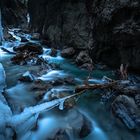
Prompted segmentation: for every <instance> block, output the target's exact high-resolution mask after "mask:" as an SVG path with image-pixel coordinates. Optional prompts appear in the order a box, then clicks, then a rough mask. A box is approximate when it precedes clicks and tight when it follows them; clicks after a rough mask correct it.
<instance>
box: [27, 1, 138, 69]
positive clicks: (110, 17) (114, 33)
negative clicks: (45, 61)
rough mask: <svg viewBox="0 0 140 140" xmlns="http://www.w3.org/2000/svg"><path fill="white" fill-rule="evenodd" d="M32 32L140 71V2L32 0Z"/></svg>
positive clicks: (103, 60) (92, 55)
mask: <svg viewBox="0 0 140 140" xmlns="http://www.w3.org/2000/svg"><path fill="white" fill-rule="evenodd" d="M28 6H29V13H30V16H31V29H32V30H33V29H34V31H39V32H41V33H42V34H43V35H44V36H45V37H47V38H48V39H49V40H50V41H52V42H53V43H55V44H58V45H66V46H69V47H75V48H84V49H86V50H88V51H89V53H90V56H91V58H93V60H98V61H101V62H104V63H105V64H108V65H109V66H113V67H119V65H120V64H121V63H123V64H129V67H130V68H132V69H135V70H139V69H140V47H139V44H140V40H139V38H140V18H139V17H140V1H139V0H133V1H132V0H100V1H99V0H53V1H52V0H40V1H37V0H29V2H28Z"/></svg>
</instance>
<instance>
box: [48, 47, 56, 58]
mask: <svg viewBox="0 0 140 140" xmlns="http://www.w3.org/2000/svg"><path fill="white" fill-rule="evenodd" d="M50 56H53V57H56V56H57V49H55V48H52V49H51V53H50Z"/></svg>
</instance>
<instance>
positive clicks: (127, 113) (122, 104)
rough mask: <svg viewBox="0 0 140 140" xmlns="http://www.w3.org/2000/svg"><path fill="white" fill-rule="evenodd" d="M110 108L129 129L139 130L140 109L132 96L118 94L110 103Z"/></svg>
mask: <svg viewBox="0 0 140 140" xmlns="http://www.w3.org/2000/svg"><path fill="white" fill-rule="evenodd" d="M112 110H113V113H114V114H115V116H116V117H117V118H119V119H120V120H121V121H122V122H123V123H124V124H125V125H126V126H127V127H128V128H129V129H136V130H138V131H140V111H139V108H138V106H137V105H136V103H135V101H134V99H133V98H132V97H128V96H126V95H120V96H118V97H117V98H116V99H115V101H114V102H113V104H112Z"/></svg>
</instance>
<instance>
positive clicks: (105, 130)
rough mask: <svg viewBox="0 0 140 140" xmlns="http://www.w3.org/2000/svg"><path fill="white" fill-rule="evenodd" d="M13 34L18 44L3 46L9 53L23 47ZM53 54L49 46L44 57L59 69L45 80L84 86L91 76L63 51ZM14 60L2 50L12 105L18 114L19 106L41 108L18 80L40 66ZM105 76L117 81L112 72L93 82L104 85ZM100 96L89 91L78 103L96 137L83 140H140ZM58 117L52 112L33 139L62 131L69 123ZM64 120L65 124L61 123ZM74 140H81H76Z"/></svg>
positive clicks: (100, 72) (58, 88)
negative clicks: (70, 81) (67, 80)
mask: <svg viewBox="0 0 140 140" xmlns="http://www.w3.org/2000/svg"><path fill="white" fill-rule="evenodd" d="M10 32H11V34H12V35H13V36H14V37H15V38H16V40H15V41H12V42H6V41H5V42H3V44H2V47H6V48H9V49H10V48H11V46H13V45H14V46H18V45H19V44H20V37H18V36H15V34H14V30H11V31H10ZM24 36H26V38H27V39H28V40H29V41H31V42H35V41H33V40H31V39H30V35H28V34H24ZM49 52H50V48H47V47H46V46H45V48H44V54H43V55H42V57H43V58H45V59H47V61H48V62H49V63H50V64H51V63H53V64H56V65H58V66H59V67H58V68H56V69H53V70H51V71H49V72H48V73H46V74H44V76H42V77H41V78H45V79H47V78H48V79H50V80H53V79H54V78H55V77H56V75H57V76H59V78H60V79H61V78H64V77H65V76H72V77H74V78H75V80H76V81H77V84H81V83H82V82H83V80H84V79H85V78H86V77H87V76H88V72H87V71H86V70H81V69H79V68H78V67H77V66H76V65H74V64H73V63H72V62H71V61H70V60H66V59H65V58H62V57H61V55H60V51H58V53H57V56H56V57H52V56H50V55H49ZM12 56H13V55H12V54H8V53H6V52H4V51H2V50H0V63H2V64H3V66H4V69H5V72H6V84H7V87H6V88H7V89H8V97H9V100H11V102H12V103H11V105H12V106H14V104H15V106H14V107H13V108H15V110H16V109H17V110H18V107H17V106H16V105H19V104H21V105H23V106H32V105H35V104H37V102H36V100H35V95H34V93H30V91H28V90H27V89H28V86H29V85H27V84H19V83H18V79H19V77H20V76H21V75H22V74H23V73H25V72H27V71H33V70H38V69H39V66H29V65H23V66H20V65H14V64H12V63H11V61H10V59H11V57H12ZM103 76H108V77H113V74H112V71H110V70H106V71H103V70H94V71H93V72H92V74H91V77H92V78H93V79H92V80H91V82H92V83H94V82H95V83H101V82H102V81H101V80H100V79H101V78H102V77H103ZM66 88H69V89H70V90H71V89H73V88H74V87H73V86H71V85H66ZM63 89H64V85H62V86H55V87H53V88H52V90H56V91H61V90H63ZM99 92H100V91H97V92H95V91H94V92H92V91H87V92H86V93H85V94H83V95H82V96H81V97H79V99H78V101H77V103H76V108H77V109H78V110H80V111H81V112H82V113H83V114H84V115H85V116H87V117H88V118H89V120H91V122H92V126H93V127H92V133H91V134H90V135H88V136H87V137H86V138H84V139H83V140H128V139H129V140H139V139H140V136H139V134H137V133H135V132H132V131H131V132H130V131H129V130H128V129H127V128H126V127H125V126H124V125H123V124H122V123H121V122H119V120H117V118H115V117H114V116H113V114H112V112H111V110H110V108H109V107H108V106H107V105H105V104H103V103H102V102H101V100H100V93H99ZM15 112H16V111H15ZM60 114H61V113H60ZM57 115H58V114H57V113H51V111H48V116H46V117H45V118H44V119H42V120H41V121H40V122H39V124H38V125H39V130H38V131H37V132H36V134H35V135H34V136H33V140H34V139H35V137H36V139H37V138H39V139H40V138H41V137H38V136H39V135H44V134H45V133H46V131H50V133H51V130H50V129H51V128H52V129H53V128H54V127H56V128H57V127H59V126H60V125H64V126H65V125H67V124H66V123H67V122H66V123H64V122H63V115H62V116H61V115H60V116H59V115H58V116H59V117H60V118H59V120H58V116H57ZM66 117H67V116H66ZM60 120H61V121H62V123H60ZM63 123H64V124H63ZM45 124H46V125H45ZM48 133H49V132H48ZM72 139H74V140H77V139H76V138H72ZM40 140H41V139H40Z"/></svg>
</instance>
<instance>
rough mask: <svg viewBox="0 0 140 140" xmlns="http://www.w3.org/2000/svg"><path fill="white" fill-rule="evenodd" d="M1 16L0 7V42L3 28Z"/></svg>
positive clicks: (0, 41)
mask: <svg viewBox="0 0 140 140" xmlns="http://www.w3.org/2000/svg"><path fill="white" fill-rule="evenodd" d="M1 21H2V18H1V9H0V43H2V41H3V40H4V38H3V28H2V22H1Z"/></svg>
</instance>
